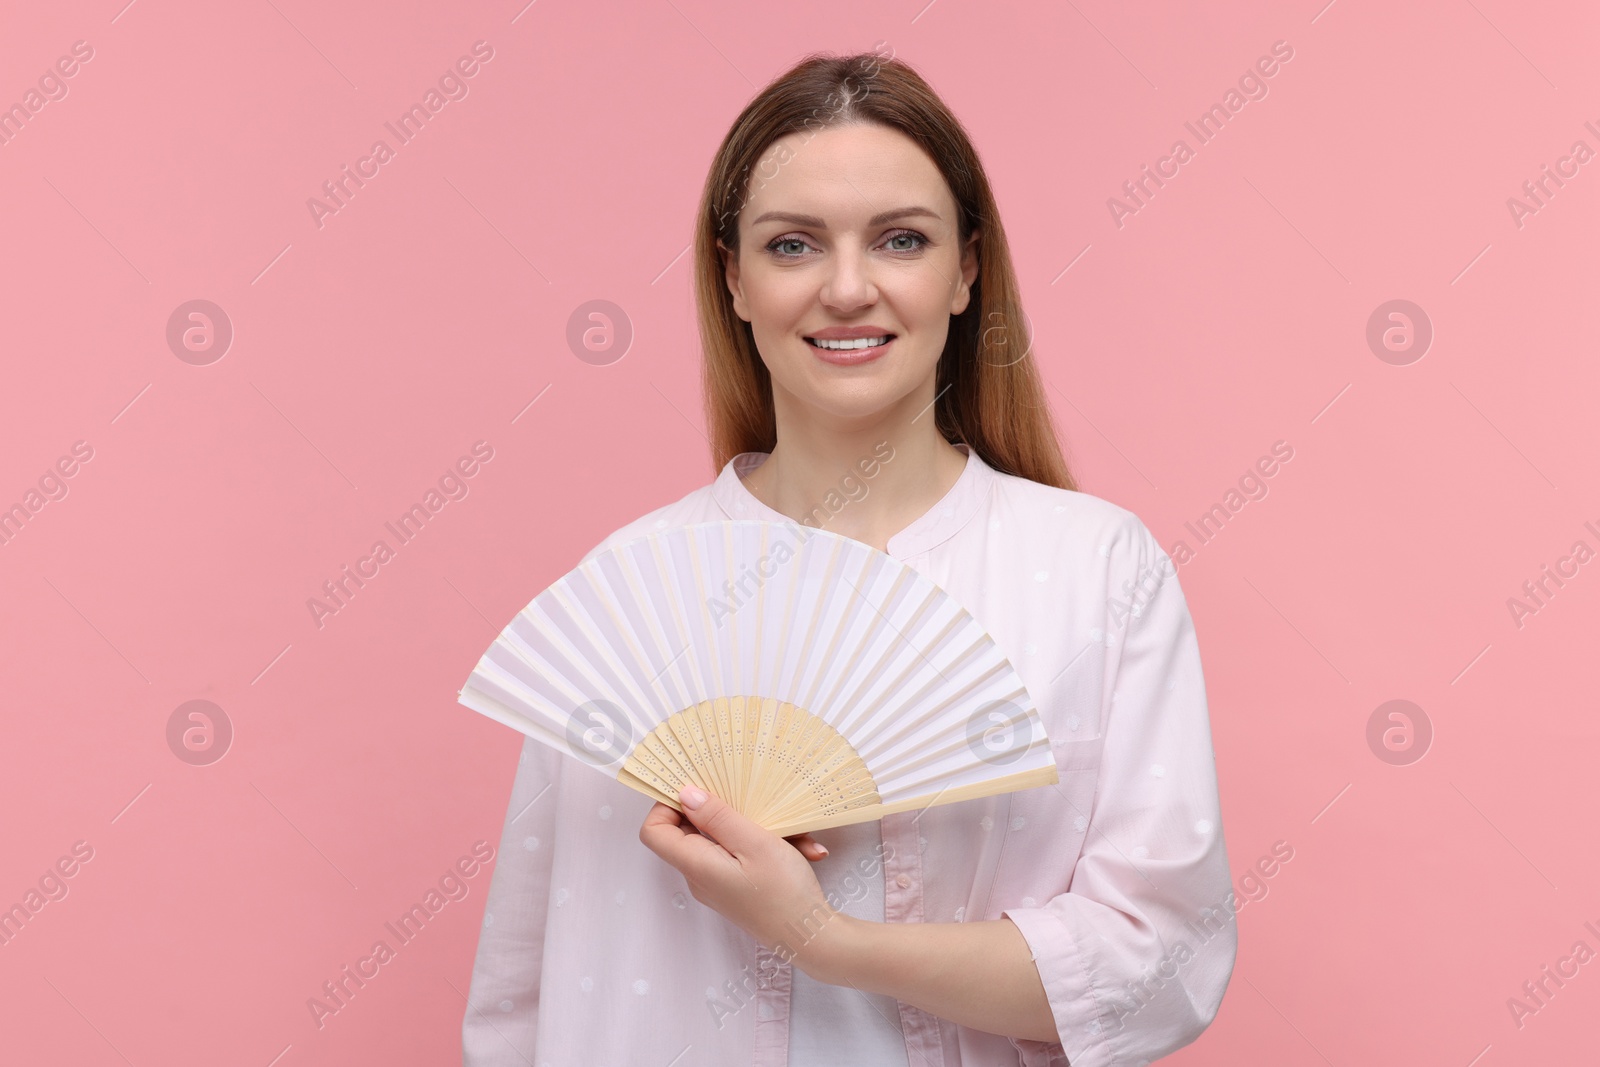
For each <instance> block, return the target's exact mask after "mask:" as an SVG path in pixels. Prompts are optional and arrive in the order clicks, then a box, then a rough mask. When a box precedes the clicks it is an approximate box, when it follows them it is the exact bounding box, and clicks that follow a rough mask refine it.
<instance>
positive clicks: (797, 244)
mask: <svg viewBox="0 0 1600 1067" xmlns="http://www.w3.org/2000/svg"><path fill="white" fill-rule="evenodd" d="M896 241H901V242H909V243H905V244H899V245H897V244H895V242H896ZM927 243H928V239H927V238H926V237H924V236H923V235H922V234H920V233H918V232H916V231H915V230H901V231H900V232H899V233H895V234H890V235H889V236H888V237H887V238H885V239H884V242H883V246H884V247H885V248H887V249H888V250H889V251H891V252H900V253H905V252H920V251H921V250H922V247H923V246H924V245H926V244H927ZM810 247H811V245H810V244H808V243H807V242H806V241H804V240H802V239H800V238H799V237H778V238H775V239H773V240H772V241H771V242H770V243H769V244H768V245H767V251H768V252H769V253H771V254H772V255H774V256H776V257H777V258H779V259H799V258H800V257H801V256H802V255H804V254H805V249H808V248H810Z"/></svg>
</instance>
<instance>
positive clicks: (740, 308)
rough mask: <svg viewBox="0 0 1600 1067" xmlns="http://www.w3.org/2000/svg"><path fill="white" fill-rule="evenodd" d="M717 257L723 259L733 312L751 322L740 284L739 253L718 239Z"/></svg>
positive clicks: (724, 273)
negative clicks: (731, 297)
mask: <svg viewBox="0 0 1600 1067" xmlns="http://www.w3.org/2000/svg"><path fill="white" fill-rule="evenodd" d="M717 255H719V256H721V257H722V276H723V278H724V280H725V281H726V282H727V284H728V292H729V293H731V294H732V295H733V310H734V312H735V313H736V314H737V315H738V316H739V317H740V318H741V319H743V320H744V321H746V322H749V321H750V314H749V312H748V311H747V310H746V309H745V303H744V288H743V286H741V285H740V283H739V253H738V252H736V251H734V250H733V249H731V248H729V247H728V246H727V245H725V244H723V243H722V238H720V237H718V238H717Z"/></svg>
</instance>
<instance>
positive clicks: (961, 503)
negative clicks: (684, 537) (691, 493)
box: [711, 442, 996, 560]
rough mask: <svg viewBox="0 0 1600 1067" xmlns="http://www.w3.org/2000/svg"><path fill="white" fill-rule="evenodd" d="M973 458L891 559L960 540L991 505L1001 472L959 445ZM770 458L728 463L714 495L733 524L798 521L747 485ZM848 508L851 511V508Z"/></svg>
mask: <svg viewBox="0 0 1600 1067" xmlns="http://www.w3.org/2000/svg"><path fill="white" fill-rule="evenodd" d="M955 447H956V448H958V449H960V450H961V452H963V453H964V454H965V455H966V457H967V465H966V466H965V467H963V468H962V470H961V476H960V477H959V478H957V479H956V482H955V484H954V485H952V486H951V487H950V490H949V492H947V493H945V495H944V496H943V498H941V499H940V500H939V502H938V503H936V504H934V505H933V507H931V508H929V509H928V510H927V511H926V512H924V513H923V514H922V515H921V516H919V517H918V518H916V519H915V520H913V521H912V522H911V524H910V525H909V526H907V527H905V528H904V529H903V530H901V531H900V532H899V533H897V534H895V535H894V536H893V537H891V538H889V541H888V545H887V547H888V549H889V555H891V556H893V557H894V558H895V559H902V560H903V559H909V558H910V557H912V556H916V555H919V554H921V553H923V552H926V551H928V550H929V549H931V548H933V547H934V546H935V545H939V544H942V543H943V542H945V541H947V540H949V539H950V538H951V537H952V536H954V535H955V533H956V531H958V530H960V529H961V528H962V527H963V526H965V525H966V524H967V522H968V521H969V520H970V519H971V518H972V517H973V515H975V514H976V513H977V511H978V509H979V508H980V507H981V506H982V505H983V504H984V503H985V502H986V501H987V500H988V499H989V491H990V489H991V488H992V486H993V483H994V478H995V473H996V472H995V470H994V468H993V467H990V466H989V465H988V464H987V463H985V462H984V461H983V457H981V456H979V455H978V453H977V452H975V451H973V450H972V447H971V446H970V445H968V444H966V443H965V442H960V443H958V444H956V446H955ZM770 455H771V453H769V452H741V453H739V454H738V455H737V456H734V457H733V458H732V459H730V460H729V461H728V462H727V465H726V466H724V467H723V468H722V473H721V474H719V475H717V480H716V481H715V482H714V483H712V486H711V495H712V497H713V498H714V499H715V500H716V502H717V504H718V506H720V507H721V508H722V511H723V513H724V514H725V515H727V516H728V517H729V518H730V519H764V520H767V521H769V522H793V521H795V520H793V519H791V518H789V516H787V515H784V514H783V513H782V512H780V511H777V510H776V509H774V508H770V507H768V506H767V505H766V504H764V503H762V502H761V500H760V499H759V498H758V497H757V496H756V495H755V494H754V493H752V492H751V491H750V490H749V489H748V488H747V487H746V486H745V484H744V481H743V476H744V475H746V474H748V473H750V472H751V471H752V470H754V469H755V468H757V467H759V466H761V464H763V463H765V462H766V461H767V458H768V457H769V456H770ZM847 506H848V505H847Z"/></svg>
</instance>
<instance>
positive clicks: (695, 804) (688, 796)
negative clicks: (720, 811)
mask: <svg viewBox="0 0 1600 1067" xmlns="http://www.w3.org/2000/svg"><path fill="white" fill-rule="evenodd" d="M678 799H679V800H680V801H682V802H683V806H684V807H686V808H688V809H689V810H690V811H698V810H699V808H700V805H702V804H704V803H705V802H706V794H705V790H703V789H696V788H695V787H694V786H692V785H686V786H684V787H683V788H682V789H681V790H679V791H678Z"/></svg>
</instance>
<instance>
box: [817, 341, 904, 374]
mask: <svg viewBox="0 0 1600 1067" xmlns="http://www.w3.org/2000/svg"><path fill="white" fill-rule="evenodd" d="M894 339H895V335H894V334H892V333H890V334H884V335H882V336H880V337H858V338H855V339H854V340H850V341H820V340H818V339H817V338H815V337H807V338H806V339H805V340H806V343H807V344H808V345H810V346H811V348H812V351H814V352H815V353H816V354H817V358H818V359H821V360H822V361H823V362H824V363H832V364H834V365H835V366H846V367H848V366H854V365H856V364H858V363H866V362H869V361H871V360H874V359H877V358H878V357H879V356H881V355H883V354H884V353H885V352H887V351H889V346H890V345H892V344H893V343H894Z"/></svg>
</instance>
